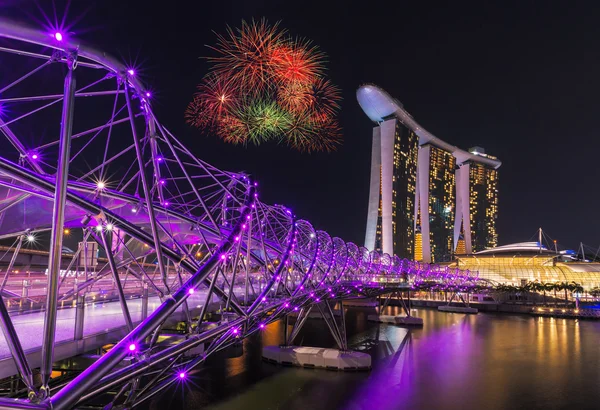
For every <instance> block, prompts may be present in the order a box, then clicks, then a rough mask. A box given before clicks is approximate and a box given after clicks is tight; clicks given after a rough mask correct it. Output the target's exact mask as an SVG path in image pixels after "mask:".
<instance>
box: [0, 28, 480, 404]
mask: <svg viewBox="0 0 600 410" xmlns="http://www.w3.org/2000/svg"><path fill="white" fill-rule="evenodd" d="M151 100H152V95H151V92H150V91H149V90H147V89H146V88H144V85H143V84H142V83H141V82H140V81H139V80H138V78H137V76H136V72H135V69H134V68H131V67H127V66H125V65H123V64H121V63H120V62H118V61H117V60H114V59H112V58H110V57H109V56H107V55H106V54H104V53H102V52H99V51H96V50H94V49H93V48H90V47H86V46H84V45H82V44H80V43H78V42H76V41H75V40H74V39H71V38H68V37H66V36H63V35H61V34H57V33H50V34H49V33H45V32H43V31H36V30H34V29H29V28H25V27H23V26H22V25H20V24H15V23H12V22H10V21H5V20H0V134H1V135H2V136H3V137H4V142H3V143H2V154H0V238H2V239H6V238H15V241H16V243H17V245H16V248H15V249H16V250H15V254H17V253H18V252H19V249H20V248H21V246H22V245H23V243H24V241H25V240H26V239H25V238H27V237H28V236H29V235H32V234H37V233H42V232H46V233H47V234H49V254H48V284H47V295H46V296H45V310H44V312H45V313H44V329H43V334H42V344H41V355H42V360H41V365H40V373H41V383H39V382H34V377H33V374H34V373H33V371H32V368H31V366H30V363H29V362H28V356H27V355H26V354H25V352H24V350H23V347H22V343H21V342H22V341H21V340H19V337H18V335H17V332H16V331H15V326H14V324H13V322H12V319H11V317H10V315H9V314H8V310H7V307H6V304H5V303H4V301H3V300H2V298H0V315H1V316H2V323H1V325H2V330H3V332H4V335H5V338H6V339H7V343H8V345H9V347H10V351H11V354H12V356H13V359H14V361H15V363H16V367H17V369H18V372H19V375H20V377H21V380H22V382H23V383H24V385H25V386H26V388H27V392H26V393H25V396H27V397H28V399H27V400H25V399H20V400H10V401H9V400H5V401H2V403H1V406H7V407H14V408H49V407H51V408H54V409H66V408H71V407H73V406H76V405H78V404H81V403H84V402H86V401H88V400H91V399H94V398H95V397H97V396H98V395H101V394H102V393H105V392H107V391H109V390H110V391H117V392H119V393H118V394H117V395H116V398H115V399H114V400H117V398H119V397H121V398H125V397H126V400H125V402H126V405H127V406H129V407H134V406H136V405H138V404H140V403H143V402H145V401H146V400H148V399H149V398H151V397H152V396H153V395H154V394H155V393H156V392H160V391H161V390H163V389H165V388H167V387H168V386H170V385H172V384H174V383H176V382H177V377H176V375H182V374H185V372H189V371H190V370H191V369H193V368H194V367H196V366H198V365H200V364H201V363H202V362H203V361H204V360H205V359H206V357H207V356H208V355H210V354H211V353H213V352H215V351H218V350H220V349H223V348H224V347H226V346H228V345H231V344H232V343H235V342H236V341H237V340H239V339H240V338H243V337H246V336H247V335H250V334H252V333H254V332H256V331H259V330H260V329H261V328H263V327H264V326H265V325H266V324H268V323H270V322H273V321H276V320H278V319H280V318H282V317H284V316H285V315H287V314H289V313H291V312H294V311H299V312H301V311H303V310H306V309H307V308H308V307H311V306H313V305H319V309H321V308H323V306H325V309H330V305H329V304H328V303H325V305H322V303H324V302H326V301H328V300H339V299H342V298H347V297H357V296H359V297H360V296H372V295H377V294H381V293H385V292H389V291H390V290H397V289H398V288H399V287H402V286H404V287H407V286H410V285H411V284H414V283H418V282H419V281H423V280H428V281H436V282H437V283H438V284H439V285H440V286H451V287H454V288H456V287H457V286H458V287H460V286H465V287H466V286H469V285H472V284H474V283H476V281H477V278H476V277H475V276H474V275H471V274H470V273H469V272H468V271H465V272H463V271H457V270H448V269H447V268H443V269H442V268H438V267H434V266H428V265H421V264H419V263H416V262H411V261H409V260H405V259H400V258H398V257H397V256H390V255H387V254H383V255H382V254H379V253H377V252H369V251H368V250H367V249H365V248H362V247H358V246H357V245H355V244H353V243H348V242H344V241H343V240H342V239H340V238H333V237H331V236H330V235H329V234H327V233H326V232H324V231H320V230H316V229H315V228H314V227H313V226H312V225H311V224H310V223H309V222H307V221H305V220H300V219H296V217H295V216H294V214H293V213H292V212H291V211H290V210H289V209H287V208H285V207H283V206H278V205H276V206H271V205H267V204H264V203H262V202H261V201H260V200H259V199H258V190H257V183H256V182H254V181H251V179H250V178H249V176H247V175H244V174H239V173H233V172H227V171H221V170H219V169H217V168H215V167H213V166H211V165H210V164H208V163H206V162H204V161H203V160H201V159H199V158H197V157H196V156H195V155H194V154H193V153H192V152H190V150H188V149H187V148H186V146H185V145H184V144H182V142H180V141H179V140H178V139H177V138H176V137H175V136H174V135H173V134H172V133H171V132H169V130H168V129H167V128H166V127H165V126H164V125H163V124H161V123H160V122H159V121H158V120H157V118H156V116H155V115H154V112H153V110H152V104H151ZM65 227H67V228H69V229H70V230H78V231H80V232H81V235H82V237H83V238H84V240H83V244H84V245H82V246H83V247H85V246H87V244H88V243H90V241H93V242H97V243H98V244H99V246H100V248H102V249H103V250H104V252H105V254H106V262H105V264H104V265H102V266H101V267H100V268H99V269H95V270H94V272H88V271H87V270H85V273H84V276H83V277H81V279H82V280H81V281H80V282H77V283H76V285H75V286H73V284H72V283H67V282H68V281H66V280H65V278H64V276H61V275H60V270H61V261H63V260H64V259H65V256H64V255H61V253H62V248H63V245H62V241H63V231H64V229H65ZM81 254H84V255H88V252H87V249H83V248H82V247H80V249H78V250H77V252H75V255H73V256H72V260H71V263H70V264H69V268H67V270H69V269H71V266H72V265H73V264H75V263H77V264H78V263H79V262H78V261H80V260H81ZM86 257H87V256H86ZM13 262H14V261H13ZM13 262H11V264H10V265H9V268H8V269H7V271H6V273H5V279H4V283H3V285H2V289H4V284H5V283H6V278H7V277H8V273H9V272H10V270H11V268H12V263H13ZM84 265H85V266H87V263H86V264H84ZM106 278H111V279H112V281H113V282H114V283H115V286H116V288H115V289H116V295H117V299H118V301H119V303H120V306H121V309H122V314H123V320H124V323H125V326H126V328H127V335H126V336H125V337H123V338H122V339H121V340H120V341H119V342H118V343H116V345H115V346H114V347H113V348H112V349H111V350H110V351H109V352H108V353H106V354H104V355H103V356H101V357H100V358H99V359H98V360H97V361H96V362H95V363H93V364H92V365H91V366H90V367H89V368H87V370H84V371H83V372H82V373H80V374H79V375H78V376H77V377H75V378H74V379H72V380H70V381H68V382H65V383H63V384H61V385H58V386H53V385H52V384H50V375H51V372H52V363H53V361H54V359H55V357H54V351H53V349H54V345H55V331H56V326H57V325H56V317H57V311H58V310H59V309H58V304H59V301H61V300H75V299H76V298H77V297H78V295H79V296H81V294H85V292H86V290H89V289H90V288H92V287H93V286H95V285H96V284H97V283H98V282H99V281H101V280H105V279H106ZM145 289H148V290H149V292H150V294H152V295H155V296H157V297H159V298H160V303H159V305H158V306H157V307H156V308H155V309H154V310H153V311H152V312H150V313H147V312H146V314H143V315H142V317H141V318H139V319H140V320H139V321H138V320H136V319H135V318H132V315H131V314H130V312H129V306H128V302H127V295H128V294H131V293H133V294H136V293H137V294H139V293H141V292H142V291H144V290H145ZM4 296H5V297H6V294H4ZM211 301H214V302H216V303H218V304H220V306H221V308H222V311H223V312H226V319H223V320H221V321H219V322H216V323H214V322H211V323H209V322H207V321H206V313H207V312H208V309H209V306H210V303H211ZM177 312H179V313H180V314H182V315H183V317H184V321H185V323H186V324H187V325H186V326H187V330H186V332H185V333H186V336H185V337H184V338H181V339H179V340H178V341H177V343H174V342H170V343H169V344H166V345H165V344H161V342H159V338H158V335H159V333H160V329H161V326H162V325H163V324H164V323H165V321H166V320H167V319H168V318H169V317H171V316H172V315H173V314H175V313H177ZM224 316H225V313H224ZM138 322H139V323H138ZM340 336H341V335H340ZM292 339H293V337H292ZM342 344H343V343H342ZM201 345H203V346H204V351H203V353H202V354H197V355H190V354H186V352H189V351H191V350H192V349H194V348H196V347H198V346H201ZM126 359H127V360H128V361H127V362H126V363H128V364H126V365H124V367H123V363H124V362H123V361H124V360H126ZM119 364H120V365H121V367H120V368H119V369H118V370H114V369H115V367H116V366H117V365H119ZM3 408H4V407H3Z"/></svg>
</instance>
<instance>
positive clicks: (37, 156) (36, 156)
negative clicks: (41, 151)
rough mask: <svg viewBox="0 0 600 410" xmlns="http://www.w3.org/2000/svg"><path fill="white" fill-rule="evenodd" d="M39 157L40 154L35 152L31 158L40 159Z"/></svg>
mask: <svg viewBox="0 0 600 410" xmlns="http://www.w3.org/2000/svg"><path fill="white" fill-rule="evenodd" d="M38 158H39V155H38V154H33V155H32V156H31V159H38Z"/></svg>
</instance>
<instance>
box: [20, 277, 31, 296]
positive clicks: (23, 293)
mask: <svg viewBox="0 0 600 410" xmlns="http://www.w3.org/2000/svg"><path fill="white" fill-rule="evenodd" d="M29 286H31V285H30V283H29V281H28V280H24V281H23V288H22V289H21V297H22V298H23V299H27V298H28V297H29Z"/></svg>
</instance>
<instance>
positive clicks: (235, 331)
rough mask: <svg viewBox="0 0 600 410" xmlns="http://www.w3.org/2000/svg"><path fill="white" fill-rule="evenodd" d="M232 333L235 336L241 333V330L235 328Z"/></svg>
mask: <svg viewBox="0 0 600 410" xmlns="http://www.w3.org/2000/svg"><path fill="white" fill-rule="evenodd" d="M231 332H232V333H233V334H234V335H237V334H238V332H239V330H238V329H237V328H234V329H233V330H232V331H231Z"/></svg>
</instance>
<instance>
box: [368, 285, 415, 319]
mask: <svg viewBox="0 0 600 410" xmlns="http://www.w3.org/2000/svg"><path fill="white" fill-rule="evenodd" d="M393 295H394V293H390V294H388V296H387V297H386V299H385V301H384V302H383V303H382V302H381V296H379V309H378V310H377V314H375V315H368V316H367V320H369V321H371V322H379V323H390V324H393V325H404V326H423V319H422V318H420V317H414V316H411V315H410V311H411V305H410V290H408V291H407V295H406V299H404V298H403V297H402V292H397V293H396V295H397V297H398V301H399V302H400V306H401V307H402V310H404V313H405V314H406V316H394V315H383V314H382V313H383V311H384V310H385V309H386V308H387V307H388V304H389V303H390V300H391V298H392V296H393Z"/></svg>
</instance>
